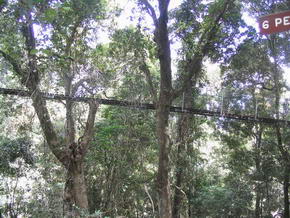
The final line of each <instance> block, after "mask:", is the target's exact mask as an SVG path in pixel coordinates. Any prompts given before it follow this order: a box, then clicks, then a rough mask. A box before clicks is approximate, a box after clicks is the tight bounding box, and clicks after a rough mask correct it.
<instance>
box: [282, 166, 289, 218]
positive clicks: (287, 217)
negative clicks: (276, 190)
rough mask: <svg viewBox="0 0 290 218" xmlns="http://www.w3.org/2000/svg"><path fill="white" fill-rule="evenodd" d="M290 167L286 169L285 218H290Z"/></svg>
mask: <svg viewBox="0 0 290 218" xmlns="http://www.w3.org/2000/svg"><path fill="white" fill-rule="evenodd" d="M289 173H290V171H289V167H285V172H284V181H283V192H284V216H283V217H284V218H289V217H290V214H289Z"/></svg>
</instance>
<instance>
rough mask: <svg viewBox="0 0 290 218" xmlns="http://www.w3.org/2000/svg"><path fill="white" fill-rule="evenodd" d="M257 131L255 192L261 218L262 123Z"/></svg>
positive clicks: (256, 206) (256, 209)
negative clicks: (256, 179)
mask: <svg viewBox="0 0 290 218" xmlns="http://www.w3.org/2000/svg"><path fill="white" fill-rule="evenodd" d="M256 129H257V130H256V133H255V140H256V142H255V148H254V149H255V157H254V160H255V167H256V171H257V174H258V181H257V184H256V185H255V192H256V202H255V218H260V217H261V216H262V213H261V184H260V183H259V181H260V175H261V142H262V133H263V128H262V127H261V126H260V125H257V126H256Z"/></svg>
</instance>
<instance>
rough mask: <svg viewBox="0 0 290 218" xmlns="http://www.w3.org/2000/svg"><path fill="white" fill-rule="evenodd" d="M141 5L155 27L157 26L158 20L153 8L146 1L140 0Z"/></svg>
mask: <svg viewBox="0 0 290 218" xmlns="http://www.w3.org/2000/svg"><path fill="white" fill-rule="evenodd" d="M141 3H142V4H143V5H144V6H145V8H146V10H147V13H148V14H149V15H150V16H151V18H152V20H153V23H154V25H155V27H157V26H158V18H157V16H156V12H155V10H154V8H153V6H152V5H151V4H150V3H149V2H148V0H141Z"/></svg>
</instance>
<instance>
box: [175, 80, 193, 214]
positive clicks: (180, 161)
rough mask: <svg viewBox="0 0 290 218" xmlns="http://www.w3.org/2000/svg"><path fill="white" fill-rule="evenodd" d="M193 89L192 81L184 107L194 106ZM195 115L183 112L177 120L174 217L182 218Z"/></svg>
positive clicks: (185, 97)
mask: <svg viewBox="0 0 290 218" xmlns="http://www.w3.org/2000/svg"><path fill="white" fill-rule="evenodd" d="M192 92H193V89H192V85H191V83H190V85H189V87H188V89H187V90H186V92H185V93H184V96H183V99H182V104H183V107H187V108H190V107H192V106H193V93H192ZM192 120H193V117H192V116H190V115H188V114H182V115H181V116H180V117H179V119H178V121H177V140H176V144H177V161H176V171H175V179H176V182H175V187H174V197H173V209H172V216H173V217H174V218H180V212H181V211H180V210H181V206H182V201H183V196H184V192H182V188H183V184H184V173H185V172H184V171H185V169H186V166H187V163H186V159H187V157H186V155H187V154H186V145H187V144H188V139H189V137H190V134H191V131H190V130H191V129H192V128H191V124H192Z"/></svg>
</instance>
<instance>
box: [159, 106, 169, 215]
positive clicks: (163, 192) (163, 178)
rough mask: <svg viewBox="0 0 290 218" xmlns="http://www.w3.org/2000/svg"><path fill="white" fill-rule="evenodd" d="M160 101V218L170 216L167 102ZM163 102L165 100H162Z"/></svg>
mask: <svg viewBox="0 0 290 218" xmlns="http://www.w3.org/2000/svg"><path fill="white" fill-rule="evenodd" d="M162 102H163V101H161V102H160V103H161V104H160V105H159V107H158V111H157V137H158V142H159V164H158V175H157V189H158V206H159V207H158V208H159V216H160V218H171V216H172V214H171V210H172V208H171V192H170V181H169V148H170V139H169V135H168V118H169V104H168V103H167V104H162ZM164 103H165V102H164Z"/></svg>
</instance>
